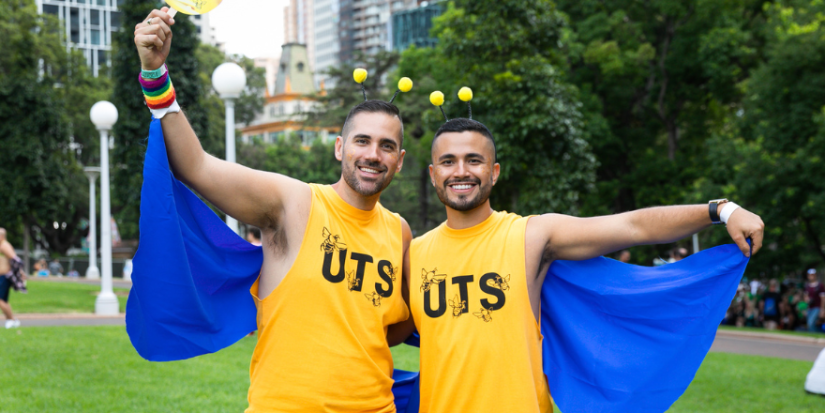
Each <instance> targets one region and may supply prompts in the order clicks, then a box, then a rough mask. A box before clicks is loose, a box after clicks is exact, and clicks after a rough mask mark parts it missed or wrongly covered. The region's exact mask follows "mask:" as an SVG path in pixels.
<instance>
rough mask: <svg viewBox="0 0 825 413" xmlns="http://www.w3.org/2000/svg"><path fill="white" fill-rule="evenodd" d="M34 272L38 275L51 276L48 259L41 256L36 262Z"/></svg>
mask: <svg viewBox="0 0 825 413" xmlns="http://www.w3.org/2000/svg"><path fill="white" fill-rule="evenodd" d="M34 272H35V274H37V276H38V277H48V276H49V265H48V264H46V260H45V259H43V258H41V259H39V260H38V261H37V262H36V263H34Z"/></svg>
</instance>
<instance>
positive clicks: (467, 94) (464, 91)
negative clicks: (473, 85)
mask: <svg viewBox="0 0 825 413" xmlns="http://www.w3.org/2000/svg"><path fill="white" fill-rule="evenodd" d="M458 98H459V99H461V101H462V102H467V113H468V114H469V118H470V119H472V118H473V108H472V106H470V101H471V100H473V89H470V88H468V87H467V86H464V87H462V88H461V89H459V90H458Z"/></svg>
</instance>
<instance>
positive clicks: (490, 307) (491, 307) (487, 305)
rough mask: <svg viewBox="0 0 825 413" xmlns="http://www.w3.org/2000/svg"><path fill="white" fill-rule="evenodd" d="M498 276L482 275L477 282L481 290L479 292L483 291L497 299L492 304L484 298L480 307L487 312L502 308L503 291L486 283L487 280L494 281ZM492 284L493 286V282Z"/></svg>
mask: <svg viewBox="0 0 825 413" xmlns="http://www.w3.org/2000/svg"><path fill="white" fill-rule="evenodd" d="M498 276H499V275H498V274H496V273H494V272H488V273H487V274H484V275H482V276H481V279H480V280H478V286H479V287H480V288H481V291H484V292H485V293H487V294H490V295H492V296H495V297H496V298H497V299H498V300H497V301H496V302H495V303H492V304H491V303H490V301H488V300H487V299H486V298H484V299H482V300H481V306H482V307H484V308H486V309H488V310H498V309H500V308H501V307H504V300H505V299H506V296H505V295H504V291H501V290H499V289H498V288H495V287H491V286H489V285H487V282H488V281H489V280H495V279H496V277H498ZM492 284H493V285H495V282H493V283H492Z"/></svg>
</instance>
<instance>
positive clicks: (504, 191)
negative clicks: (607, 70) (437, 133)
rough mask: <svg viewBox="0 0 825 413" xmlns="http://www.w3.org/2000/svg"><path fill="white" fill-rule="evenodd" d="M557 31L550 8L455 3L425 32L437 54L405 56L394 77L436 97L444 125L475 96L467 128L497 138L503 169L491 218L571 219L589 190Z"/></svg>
mask: <svg viewBox="0 0 825 413" xmlns="http://www.w3.org/2000/svg"><path fill="white" fill-rule="evenodd" d="M565 27H566V24H565V20H564V16H563V15H562V14H561V13H559V12H558V11H557V10H556V8H555V6H554V4H553V3H552V2H550V1H537V2H529V3H525V2H522V1H517V0H505V1H496V2H476V1H455V2H454V3H453V4H450V5H449V6H448V9H447V11H446V12H445V13H444V14H443V15H442V16H441V17H439V18H438V19H437V21H436V23H435V26H434V28H433V32H434V33H435V34H436V35H437V36H438V38H439V43H438V47H437V49H436V50H435V51H423V50H418V49H415V48H411V49H409V50H408V51H405V53H404V55H403V58H402V62H401V64H400V67H401V69H402V70H399V74H401V73H402V72H403V73H404V75H407V72H412V73H414V74H415V76H416V78H415V79H418V78H421V79H422V80H423V82H422V83H423V84H424V85H433V86H436V87H438V88H440V89H441V90H442V91H443V92H444V93H445V95H446V96H447V102H448V103H449V104H445V106H444V110H445V111H446V112H447V114H448V116H450V117H457V116H466V115H465V114H466V106H464V104H463V103H460V102H459V101H458V99H457V97H456V95H455V94H456V92H457V91H458V89H459V88H460V87H461V86H464V85H468V86H471V87H472V89H473V90H474V96H475V97H474V99H473V101H472V107H473V118H474V119H476V120H479V121H481V122H483V123H484V124H485V125H487V126H488V127H489V128H490V130H491V131H492V132H493V134H494V135H495V137H496V145H497V149H498V159H499V162H500V163H501V168H502V175H501V178H500V180H499V183H498V184H497V187H496V190H495V191H493V196H492V198H491V199H492V202H493V205H494V207H495V208H497V209H508V210H515V211H517V212H519V213H522V214H532V213H541V212H551V211H555V212H563V213H576V211H577V207H578V204H579V203H580V199H579V197H580V194H581V193H585V192H587V191H589V190H590V189H591V187H592V184H593V181H594V177H595V173H594V172H595V168H596V165H597V163H596V160H595V158H594V157H593V155H592V154H591V150H590V147H589V145H588V143H587V140H586V138H587V136H586V134H585V130H584V124H583V117H582V114H581V112H580V107H581V104H580V103H579V100H578V97H577V91H576V90H575V88H573V87H571V86H570V85H569V84H568V83H566V82H565V80H564V79H563V77H562V72H561V71H560V66H559V65H560V63H562V62H563V60H562V59H561V58H560V54H559V52H560V49H559V47H558V45H559V44H560V42H561V36H562V33H563V30H564V28H565ZM407 76H409V75H407ZM414 90H415V89H414ZM419 90H421V92H424V93H426V94H429V92H430V91H431V90H426V88H425V89H419ZM421 92H419V93H421ZM424 101H425V102H426V100H424ZM453 105H458V107H455V106H453ZM429 111H430V112H435V110H433V109H432V108H431V109H429ZM436 113H438V112H436ZM424 118H425V119H426V120H431V121H432V123H430V122H427V123H426V124H423V123H422V125H421V128H422V129H424V130H425V131H426V133H428V134H429V133H430V132H431V131H434V129H436V128H437V127H438V125H439V124H440V123H442V122H443V120H439V119H438V118H437V116H433V115H432V114H430V115H426V116H424ZM429 141H430V142H431V138H429ZM422 149H423V148H422ZM422 152H423V151H422ZM422 154H423V153H422Z"/></svg>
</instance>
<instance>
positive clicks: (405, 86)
mask: <svg viewBox="0 0 825 413" xmlns="http://www.w3.org/2000/svg"><path fill="white" fill-rule="evenodd" d="M412 87H413V81H412V79H410V78H408V77H402V78H401V79H400V80H398V90H396V91H395V94H394V95H392V99H390V103H392V101H393V100H395V97H396V96H398V92H404V93H407V92H409V91H410V90H412Z"/></svg>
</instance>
